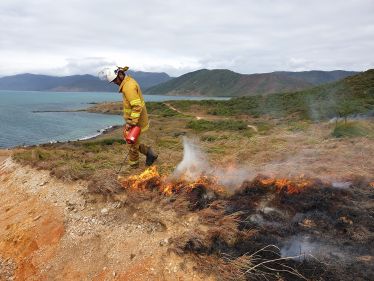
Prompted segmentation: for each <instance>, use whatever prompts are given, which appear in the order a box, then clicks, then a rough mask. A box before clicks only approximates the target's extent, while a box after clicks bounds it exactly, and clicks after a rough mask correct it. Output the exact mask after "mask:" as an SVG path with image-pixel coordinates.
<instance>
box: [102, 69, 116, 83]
mask: <svg viewBox="0 0 374 281" xmlns="http://www.w3.org/2000/svg"><path fill="white" fill-rule="evenodd" d="M118 70H119V67H117V66H112V67H107V68H104V69H103V70H101V71H100V72H99V73H98V76H99V78H100V79H101V80H104V81H105V80H106V81H108V82H109V83H110V82H113V80H114V79H116V78H117V74H118Z"/></svg>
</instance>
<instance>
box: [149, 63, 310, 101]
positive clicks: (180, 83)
mask: <svg viewBox="0 0 374 281" xmlns="http://www.w3.org/2000/svg"><path fill="white" fill-rule="evenodd" d="M310 86H312V84H310V83H308V82H305V81H303V80H300V79H297V78H292V77H288V76H286V75H284V74H279V73H264V74H252V75H244V74H239V73H236V72H233V71H230V70H224V69H215V70H207V69H202V70H198V71H194V72H190V73H187V74H185V75H182V76H180V77H178V78H175V79H173V80H170V81H168V82H166V83H162V84H160V85H157V86H155V87H152V88H150V89H148V90H147V91H145V94H151V95H152V94H159V95H191V96H194V95H203V96H228V97H230V96H247V95H255V94H264V93H274V92H284V91H291V90H297V89H304V88H307V87H310Z"/></svg>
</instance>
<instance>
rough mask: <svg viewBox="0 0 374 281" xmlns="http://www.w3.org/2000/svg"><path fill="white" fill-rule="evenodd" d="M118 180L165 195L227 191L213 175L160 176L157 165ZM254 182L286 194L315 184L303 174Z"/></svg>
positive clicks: (221, 192)
mask: <svg viewBox="0 0 374 281" xmlns="http://www.w3.org/2000/svg"><path fill="white" fill-rule="evenodd" d="M118 181H119V182H120V184H121V185H122V186H123V187H124V188H125V189H132V190H145V189H149V190H158V191H159V192H160V193H162V194H164V195H166V196H171V195H173V194H177V193H180V192H182V191H183V192H191V191H192V190H194V189H196V188H199V187H203V188H206V189H209V190H211V191H213V192H215V193H217V194H222V195H223V194H226V193H227V191H226V189H225V188H224V187H223V186H221V185H220V184H218V181H217V179H216V178H214V177H211V176H201V177H199V178H198V179H196V180H192V181H191V180H188V177H184V176H183V175H181V176H179V178H178V179H170V178H168V177H166V176H161V175H160V174H159V172H158V170H157V166H152V167H150V168H148V169H146V170H145V171H144V172H142V173H141V174H139V175H132V176H129V177H127V178H123V177H120V178H119V179H118ZM254 183H256V184H257V185H259V186H262V187H274V188H275V192H278V193H279V192H286V193H288V194H297V193H300V192H301V191H303V190H304V189H306V188H308V187H311V186H313V185H314V184H315V182H314V181H313V180H310V179H306V178H304V177H303V176H301V177H300V178H296V179H287V178H264V177H259V178H257V180H256V181H255V182H254Z"/></svg>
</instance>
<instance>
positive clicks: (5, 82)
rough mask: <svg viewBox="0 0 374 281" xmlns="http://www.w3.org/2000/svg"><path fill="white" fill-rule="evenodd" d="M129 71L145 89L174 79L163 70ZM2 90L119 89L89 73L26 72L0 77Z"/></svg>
mask: <svg viewBox="0 0 374 281" xmlns="http://www.w3.org/2000/svg"><path fill="white" fill-rule="evenodd" d="M128 73H129V74H130V75H131V76H132V77H134V78H135V79H136V80H137V81H138V83H139V84H140V86H141V88H142V89H144V90H145V89H147V88H149V87H152V86H155V85H157V84H159V83H162V82H166V81H168V80H170V79H172V77H170V76H169V75H168V74H166V73H163V72H161V73H157V72H143V71H128ZM0 90H14V91H56V92H57V91H61V92H65V91H66V92H114V91H117V90H118V86H117V85H115V84H113V83H111V84H109V83H107V82H105V81H102V80H100V79H99V78H98V77H96V76H93V75H89V74H85V75H71V76H62V77H58V76H49V75H39V74H30V73H25V74H18V75H13V76H6V77H2V78H0Z"/></svg>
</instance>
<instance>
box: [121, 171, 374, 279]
mask: <svg viewBox="0 0 374 281" xmlns="http://www.w3.org/2000/svg"><path fill="white" fill-rule="evenodd" d="M126 183H127V182H126V181H124V182H123V184H124V186H126ZM130 183H131V184H133V182H130ZM164 184H165V183H164V182H163V181H162V180H160V179H159V178H158V177H154V178H151V179H147V180H146V181H144V182H143V183H142V184H140V185H139V184H138V185H137V188H139V187H140V190H142V191H140V190H139V189H137V190H131V185H130V186H127V187H128V188H129V187H130V189H127V192H128V193H129V194H134V193H135V194H138V193H139V192H142V193H143V194H144V192H145V193H146V194H147V193H148V194H149V196H151V197H152V198H158V195H157V194H159V190H161V191H162V190H163V188H164ZM185 184H186V185H185V186H184V184H183V182H182V183H181V182H179V183H175V188H174V192H175V193H174V194H173V195H172V196H171V197H165V196H163V195H161V197H160V198H159V199H158V200H160V204H161V205H164V207H166V208H167V207H171V206H172V208H174V209H175V210H177V212H178V213H179V215H180V216H182V217H183V216H184V215H185V214H187V213H190V212H193V213H195V214H197V215H198V218H199V222H200V223H199V224H196V225H195V227H192V228H190V229H188V230H187V231H186V232H184V233H183V234H181V235H179V236H176V237H173V238H172V240H171V245H170V248H169V250H170V251H173V252H175V253H177V254H178V255H180V256H182V257H188V258H189V259H191V260H193V261H194V263H195V264H196V266H195V270H196V271H198V272H201V273H205V274H207V275H214V276H215V278H216V279H217V280H305V279H307V280H373V279H374V267H373V261H374V260H373V257H374V232H373V231H374V220H373V217H374V204H373V199H374V189H373V187H371V186H370V184H369V183H368V182H366V181H365V180H363V179H356V180H355V181H353V182H352V183H351V185H350V186H345V187H333V186H330V185H328V184H325V183H322V182H321V181H318V180H309V181H308V183H307V184H306V185H303V186H298V185H297V184H294V185H292V184H291V186H281V187H279V186H277V185H276V183H270V184H269V183H268V182H266V181H264V180H263V178H262V177H257V178H256V179H254V180H253V181H248V182H244V183H243V184H242V186H241V187H240V189H239V190H237V191H236V192H235V193H234V194H231V195H227V194H222V193H221V192H219V188H217V187H216V186H214V185H212V182H210V181H206V180H203V181H201V182H198V183H196V184H195V185H193V186H192V187H191V184H187V183H185ZM217 190H218V192H217ZM151 194H153V195H151ZM136 197H137V196H136Z"/></svg>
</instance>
